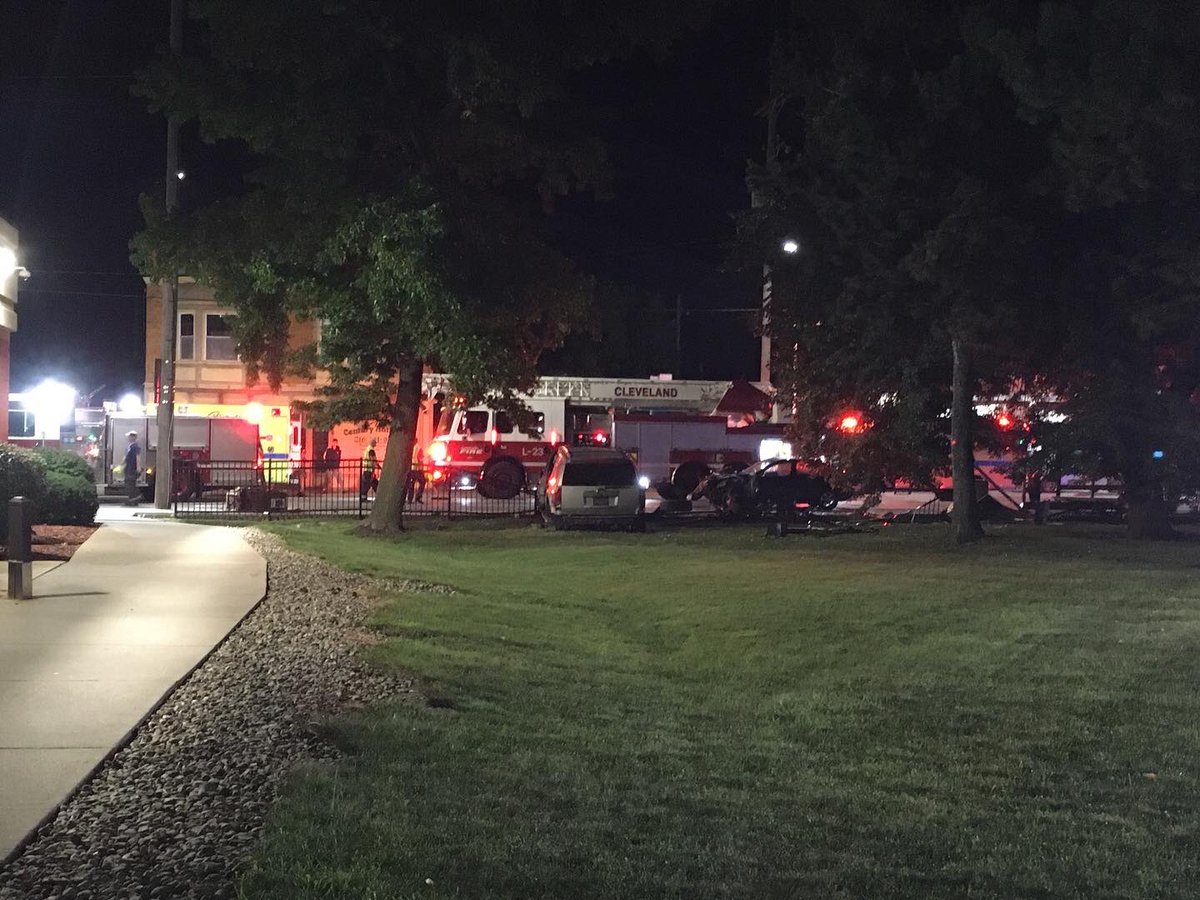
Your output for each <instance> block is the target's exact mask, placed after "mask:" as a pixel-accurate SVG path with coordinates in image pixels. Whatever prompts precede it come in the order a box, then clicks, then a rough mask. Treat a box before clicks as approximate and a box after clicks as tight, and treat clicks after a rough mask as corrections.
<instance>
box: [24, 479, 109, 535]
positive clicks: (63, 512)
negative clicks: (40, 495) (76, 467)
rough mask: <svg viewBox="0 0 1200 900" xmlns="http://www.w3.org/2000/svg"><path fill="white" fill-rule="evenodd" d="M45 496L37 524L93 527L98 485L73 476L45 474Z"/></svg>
mask: <svg viewBox="0 0 1200 900" xmlns="http://www.w3.org/2000/svg"><path fill="white" fill-rule="evenodd" d="M46 488H47V490H46V497H45V499H43V500H42V502H41V503H40V504H39V505H38V508H37V521H38V522H44V523H46V524H47V525H91V524H92V523H93V522H94V521H96V510H97V509H99V508H100V502H99V501H98V500H97V499H96V486H95V485H94V484H92V482H90V481H85V480H84V479H82V478H78V477H76V476H74V475H64V474H63V473H62V472H55V471H50V472H47V473H46Z"/></svg>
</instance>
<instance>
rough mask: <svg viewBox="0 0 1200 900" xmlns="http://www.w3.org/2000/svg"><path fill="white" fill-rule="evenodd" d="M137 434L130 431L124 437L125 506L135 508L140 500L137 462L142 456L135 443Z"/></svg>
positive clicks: (140, 449)
mask: <svg viewBox="0 0 1200 900" xmlns="http://www.w3.org/2000/svg"><path fill="white" fill-rule="evenodd" d="M137 436H138V435H137V432H136V431H130V432H128V433H126V435H125V437H127V438H128V439H129V444H128V445H127V446H126V447H125V505H126V506H137V505H138V502H139V501H140V500H141V499H142V494H141V491H139V490H138V483H137V480H138V462H139V459H140V457H141V455H142V448H141V446H140V445H139V444H138V442H137Z"/></svg>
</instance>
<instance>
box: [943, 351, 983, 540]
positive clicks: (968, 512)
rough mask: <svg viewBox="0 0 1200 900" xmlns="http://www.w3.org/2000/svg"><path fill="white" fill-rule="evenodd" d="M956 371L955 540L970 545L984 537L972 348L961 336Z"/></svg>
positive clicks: (953, 439) (952, 424)
mask: <svg viewBox="0 0 1200 900" xmlns="http://www.w3.org/2000/svg"><path fill="white" fill-rule="evenodd" d="M951 348H952V349H953V351H954V374H953V378H952V381H951V388H950V391H951V394H950V466H951V472H952V474H953V477H954V511H953V513H952V514H951V517H950V521H951V524H952V525H953V527H954V539H955V540H956V541H957V542H958V543H960V544H968V543H971V542H972V541H977V540H979V539H980V538H982V537H983V526H982V525H981V524H980V522H979V503H978V502H977V501H976V499H975V378H974V375H973V373H972V371H971V355H970V349H969V348H968V347H967V345H966V343H965V342H964V341H963V340H962V339H961V338H957V337H956V338H954V339H953V340H952V341H951Z"/></svg>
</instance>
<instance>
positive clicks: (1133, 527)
mask: <svg viewBox="0 0 1200 900" xmlns="http://www.w3.org/2000/svg"><path fill="white" fill-rule="evenodd" d="M1125 511H1126V524H1127V527H1128V530H1129V536H1130V537H1131V538H1147V539H1149V540H1155V541H1164V540H1169V539H1171V538H1173V537H1175V536H1176V535H1175V529H1173V528H1172V527H1171V520H1170V518H1169V516H1170V514H1171V509H1170V506H1169V505H1168V504H1167V501H1166V499H1165V498H1164V494H1163V486H1162V483H1161V482H1160V481H1159V480H1158V479H1156V478H1153V477H1149V476H1145V475H1140V474H1130V475H1127V476H1126V477H1125Z"/></svg>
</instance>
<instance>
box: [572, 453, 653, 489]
mask: <svg viewBox="0 0 1200 900" xmlns="http://www.w3.org/2000/svg"><path fill="white" fill-rule="evenodd" d="M562 483H563V484H564V485H569V486H572V487H582V486H584V485H595V486H596V487H629V486H630V485H633V484H636V483H637V472H635V471H634V468H633V463H631V462H629V461H628V460H623V459H618V460H612V461H606V462H569V463H567V468H566V470H565V471H564V472H563V481H562Z"/></svg>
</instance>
